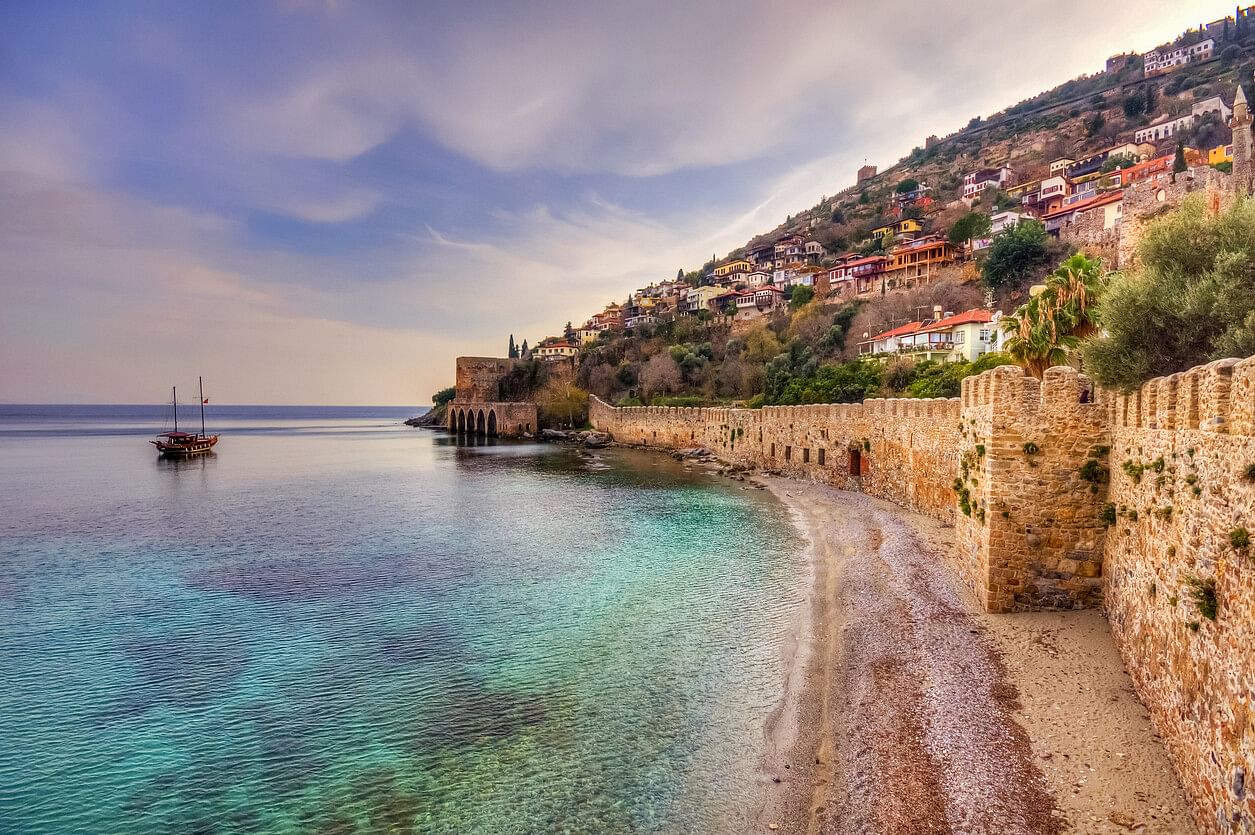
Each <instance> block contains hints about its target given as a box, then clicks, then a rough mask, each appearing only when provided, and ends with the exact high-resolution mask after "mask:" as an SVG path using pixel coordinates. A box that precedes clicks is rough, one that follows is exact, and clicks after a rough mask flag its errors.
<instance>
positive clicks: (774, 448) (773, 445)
mask: <svg viewBox="0 0 1255 835" xmlns="http://www.w3.org/2000/svg"><path fill="white" fill-rule="evenodd" d="M771 457H772V458H775V457H776V445H775V444H772V445H771Z"/></svg>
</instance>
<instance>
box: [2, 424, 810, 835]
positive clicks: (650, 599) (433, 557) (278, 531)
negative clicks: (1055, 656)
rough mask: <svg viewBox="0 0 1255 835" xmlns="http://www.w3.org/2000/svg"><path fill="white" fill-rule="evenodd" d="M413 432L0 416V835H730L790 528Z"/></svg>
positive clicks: (507, 448) (794, 544) (628, 474)
mask: <svg viewBox="0 0 1255 835" xmlns="http://www.w3.org/2000/svg"><path fill="white" fill-rule="evenodd" d="M192 411H193V410H192V409H189V410H188V411H187V413H185V414H184V415H183V417H184V419H185V420H186V422H187V423H186V425H187V426H189V427H190V426H191V425H192V422H193V421H192V418H193V415H192ZM409 414H412V411H411V410H406V409H392V408H376V409H357V408H355V409H331V408H299V407H298V408H292V407H281V408H280V407H276V408H242V407H236V408H231V407H213V410H212V411H211V412H210V426H209V428H210V431H220V432H222V433H223V440H222V442H221V443H220V444H219V445H218V447H217V452H216V454H215V455H213V456H211V457H205V458H201V459H198V460H191V461H184V462H176V461H161V460H158V459H157V457H156V455H155V453H154V451H153V449H152V447H150V446H149V445H148V444H147V443H145V438H146V437H147V436H150V435H151V434H153V433H154V432H155V431H157V430H160V429H161V428H162V423H161V416H162V409H161V407H156V406H153V407H138V406H137V407H112V406H110V407H65V406H53V407H50V406H35V407H31V406H0V832H4V833H22V835H34V834H35V833H70V832H84V833H128V835H130V834H131V833H166V832H170V833H174V832H178V833H190V832H204V833H216V832H221V833H228V832H230V833H235V832H326V833H349V832H421V833H455V832H456V833H511V835H519V834H520V833H542V832H543V833H553V832H569V833H581V834H583V833H589V834H590V835H591V834H592V833H632V832H668V833H681V832H683V833H724V832H728V833H731V832H741V831H744V830H745V818H746V815H747V814H748V812H749V810H750V808H751V807H752V806H753V804H754V803H755V801H756V799H757V797H758V794H759V791H760V785H759V784H760V781H761V776H760V775H759V774H758V773H757V760H758V756H759V753H760V751H761V749H762V747H763V724H764V720H765V718H766V716H767V715H768V713H769V711H770V710H771V709H772V708H773V706H774V705H775V703H776V701H777V699H778V698H779V694H780V690H781V685H782V682H783V679H784V677H785V674H786V667H785V663H784V657H783V643H784V640H785V637H786V632H787V627H788V625H789V623H790V622H791V620H792V618H794V617H795V616H796V614H797V612H798V607H799V606H800V605H801V602H802V595H803V587H804V577H803V575H804V573H805V571H806V567H805V565H804V560H803V559H802V557H801V555H800V548H799V544H800V543H799V542H798V541H797V539H796V535H795V534H794V532H793V530H792V527H791V525H790V524H789V522H788V519H787V517H786V516H785V515H784V511H783V510H782V509H781V508H780V507H779V505H777V504H776V503H775V502H774V500H772V499H771V498H770V497H768V496H765V495H764V494H763V493H762V492H760V491H746V490H742V489H739V487H738V486H737V485H734V484H731V483H728V482H726V481H722V480H719V479H716V478H714V477H712V476H711V475H708V474H705V473H700V472H696V471H689V470H686V469H685V468H683V467H682V466H681V465H679V464H678V463H676V462H674V461H672V460H671V459H670V458H667V457H666V456H661V455H651V454H646V453H634V452H630V451H624V450H607V451H603V452H601V453H598V454H597V455H595V456H592V455H587V454H581V453H579V452H577V451H575V450H572V449H570V448H567V447H557V446H544V445H536V444H510V443H500V444H492V443H489V444H481V445H467V444H465V443H462V444H459V443H457V442H455V441H454V440H453V439H451V438H449V437H447V436H444V435H442V434H439V433H433V432H430V431H427V430H418V429H410V428H409V427H405V426H402V425H400V423H399V421H400V420H401V419H402V418H404V417H407V416H408V415H409Z"/></svg>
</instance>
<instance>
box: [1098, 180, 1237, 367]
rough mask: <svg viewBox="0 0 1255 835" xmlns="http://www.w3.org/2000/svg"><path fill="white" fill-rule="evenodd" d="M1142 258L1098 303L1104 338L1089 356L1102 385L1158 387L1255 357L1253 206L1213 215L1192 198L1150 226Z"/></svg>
mask: <svg viewBox="0 0 1255 835" xmlns="http://www.w3.org/2000/svg"><path fill="white" fill-rule="evenodd" d="M1137 255H1138V257H1137V260H1136V261H1135V264H1134V266H1133V267H1132V268H1131V269H1130V270H1128V271H1126V272H1124V273H1123V274H1120V275H1117V276H1114V277H1113V279H1112V282H1111V286H1110V287H1109V288H1108V289H1107V292H1106V293H1105V294H1104V295H1103V298H1102V300H1101V302H1100V303H1099V308H1098V314H1099V318H1100V319H1101V321H1102V326H1103V330H1104V333H1103V334H1101V335H1097V336H1095V337H1093V338H1092V339H1090V340H1088V341H1087V343H1086V344H1085V345H1084V346H1083V348H1082V356H1083V357H1084V359H1085V368H1086V371H1088V372H1089V373H1090V375H1091V376H1093V378H1094V379H1095V380H1097V381H1098V382H1099V383H1101V384H1102V385H1105V386H1111V387H1114V388H1119V389H1122V390H1124V391H1131V390H1132V389H1134V388H1136V387H1137V386H1138V385H1140V384H1141V383H1143V382H1145V381H1146V380H1148V379H1150V378H1151V377H1160V376H1164V375H1166V374H1173V373H1176V372H1178V371H1185V370H1187V369H1189V368H1192V367H1193V366H1195V365H1199V364H1201V363H1205V362H1210V361H1211V360H1216V359H1223V358H1225V357H1246V356H1250V355H1252V354H1255V200H1251V199H1249V198H1248V199H1243V200H1238V201H1235V202H1234V204H1233V205H1231V206H1230V207H1228V208H1227V209H1225V210H1224V211H1223V212H1221V213H1220V214H1218V215H1213V214H1211V213H1209V212H1208V211H1207V208H1206V202H1205V200H1204V199H1203V196H1202V195H1192V196H1190V197H1188V198H1187V199H1186V200H1185V202H1184V203H1183V204H1182V205H1181V208H1180V209H1178V210H1177V211H1176V212H1173V213H1171V214H1169V215H1166V216H1164V217H1163V218H1160V219H1158V220H1156V221H1153V222H1152V223H1151V225H1150V226H1149V227H1148V228H1147V230H1146V233H1145V235H1144V236H1143V238H1142V242H1141V244H1140V245H1139V246H1138V250H1137Z"/></svg>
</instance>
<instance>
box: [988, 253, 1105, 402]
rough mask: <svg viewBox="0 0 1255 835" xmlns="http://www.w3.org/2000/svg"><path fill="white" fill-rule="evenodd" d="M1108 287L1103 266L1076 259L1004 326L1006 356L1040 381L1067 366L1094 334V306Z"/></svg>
mask: <svg viewBox="0 0 1255 835" xmlns="http://www.w3.org/2000/svg"><path fill="white" fill-rule="evenodd" d="M1106 284H1107V277H1106V274H1105V273H1104V272H1103V269H1102V262H1101V261H1100V260H1099V259H1097V258H1090V257H1088V256H1086V255H1084V254H1083V253H1077V254H1076V255H1073V256H1072V257H1071V258H1069V259H1068V260H1066V261H1064V262H1063V263H1062V264H1060V265H1059V268H1058V269H1056V270H1055V271H1054V272H1053V273H1051V274H1050V275H1049V276H1048V277H1047V278H1046V287H1045V289H1044V290H1042V292H1040V293H1038V294H1037V295H1035V296H1033V297H1032V298H1031V299H1029V300H1028V301H1027V302H1025V303H1024V304H1022V305H1020V307H1019V309H1017V310H1016V311H1015V313H1013V314H1011V315H1010V316H1008V317H1006V318H1005V319H1004V320H1003V324H1002V328H1003V330H1004V331H1005V332H1006V333H1007V340H1006V351H1007V354H1009V355H1010V357H1011V359H1013V360H1015V362H1016V363H1018V364H1019V365H1021V366H1023V367H1024V368H1025V369H1027V370H1028V372H1029V373H1030V374H1032V375H1033V376H1034V377H1036V378H1038V379H1039V380H1040V379H1041V378H1042V375H1044V374H1045V372H1046V369H1047V368H1050V367H1051V366H1053V365H1065V364H1067V362H1068V360H1069V359H1070V358H1071V356H1072V355H1073V353H1074V352H1075V350H1076V349H1077V347H1078V346H1079V345H1080V343H1081V340H1082V339H1084V338H1085V337H1087V336H1091V335H1092V334H1094V333H1096V332H1097V331H1098V323H1097V321H1096V317H1095V311H1094V305H1095V304H1096V303H1097V301H1098V296H1099V295H1101V293H1102V290H1103V288H1104V287H1105V286H1106Z"/></svg>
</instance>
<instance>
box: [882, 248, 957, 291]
mask: <svg viewBox="0 0 1255 835" xmlns="http://www.w3.org/2000/svg"><path fill="white" fill-rule="evenodd" d="M889 254H890V256H891V259H892V260H891V261H890V262H889V266H888V268H887V269H886V270H885V280H886V286H887V287H888V288H889V289H890V290H894V289H898V288H902V287H914V286H916V285H917V284H927V283H929V282H930V281H932V279H933V277H934V274H935V273H936V272H937V270H938V268H940V267H942V266H945V265H946V264H952V263H954V259H955V248H954V246H953V245H952V244H951V243H950V242H949V241H947V240H945V239H943V238H939V237H937V236H936V235H929V236H928V237H926V238H920V239H919V240H917V241H911V242H909V243H905V244H902V245H901V246H896V247H894V248H893V250H892V251H891V252H890V253H889Z"/></svg>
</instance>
